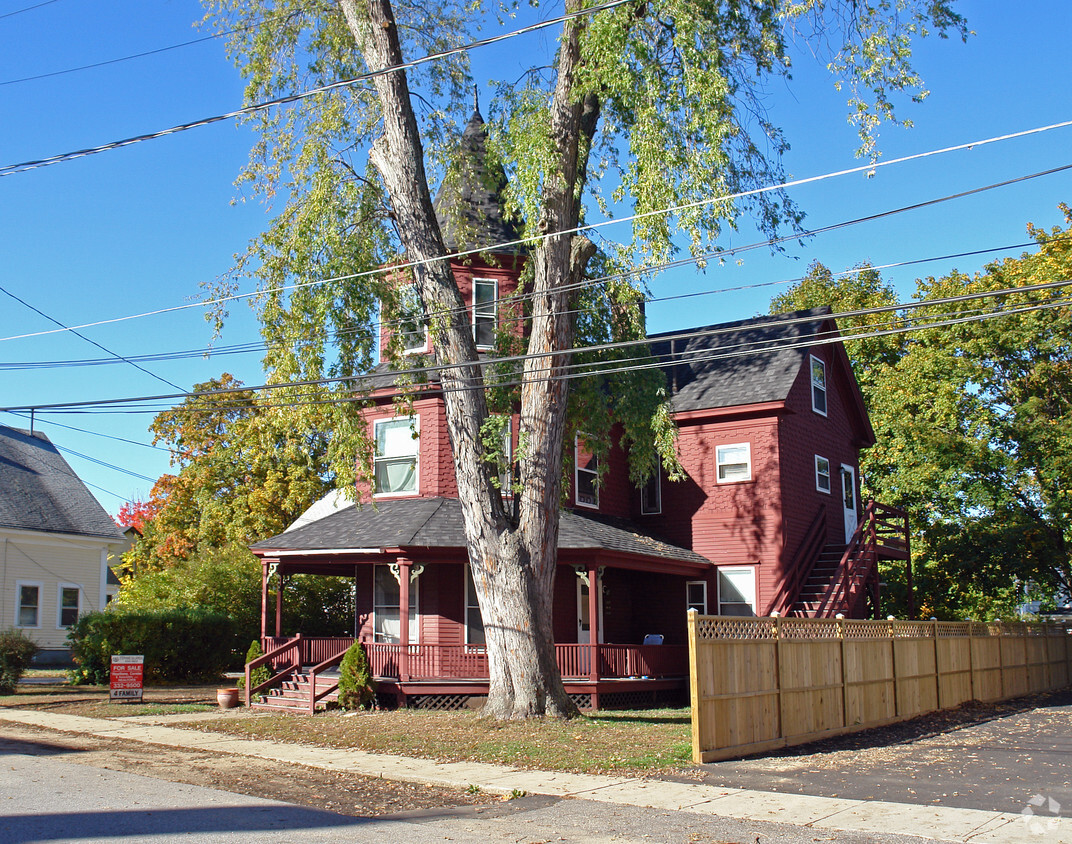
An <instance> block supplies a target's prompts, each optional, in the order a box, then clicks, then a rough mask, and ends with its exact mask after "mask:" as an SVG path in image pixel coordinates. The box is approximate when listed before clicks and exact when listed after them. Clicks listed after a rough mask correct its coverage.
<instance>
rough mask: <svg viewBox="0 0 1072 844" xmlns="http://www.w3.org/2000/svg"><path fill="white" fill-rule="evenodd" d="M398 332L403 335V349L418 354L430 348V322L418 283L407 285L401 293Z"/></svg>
mask: <svg viewBox="0 0 1072 844" xmlns="http://www.w3.org/2000/svg"><path fill="white" fill-rule="evenodd" d="M399 311H400V313H399V317H398V333H399V334H401V335H402V351H403V352H404V353H405V354H407V355H409V354H418V353H420V352H425V351H427V350H428V323H427V322H425V319H424V308H422V307H421V299H420V297H419V296H418V295H417V285H415V284H408V285H406V286H405V287H404V288H403V289H402V291H401V293H400V294H399Z"/></svg>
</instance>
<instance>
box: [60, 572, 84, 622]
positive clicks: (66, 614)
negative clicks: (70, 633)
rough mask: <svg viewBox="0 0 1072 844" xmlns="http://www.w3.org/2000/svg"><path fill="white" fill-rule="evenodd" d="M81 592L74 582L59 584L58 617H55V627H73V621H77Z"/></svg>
mask: <svg viewBox="0 0 1072 844" xmlns="http://www.w3.org/2000/svg"><path fill="white" fill-rule="evenodd" d="M81 594H82V590H81V588H79V587H78V586H75V585H74V584H69V583H61V584H60V592H59V617H58V618H57V619H56V626H57V627H73V626H74V623H75V622H76V621H78V610H79V599H80V596H81Z"/></svg>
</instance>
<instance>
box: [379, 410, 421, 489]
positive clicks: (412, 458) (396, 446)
mask: <svg viewBox="0 0 1072 844" xmlns="http://www.w3.org/2000/svg"><path fill="white" fill-rule="evenodd" d="M372 427H373V439H374V440H375V448H376V451H375V455H374V456H373V476H374V477H373V492H374V493H375V494H376V495H411V494H413V493H415V492H417V487H418V484H417V468H418V463H419V461H418V455H419V453H420V417H419V416H399V417H396V418H394V419H378V420H376V421H375V422H373V424H372Z"/></svg>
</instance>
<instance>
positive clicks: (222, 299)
mask: <svg viewBox="0 0 1072 844" xmlns="http://www.w3.org/2000/svg"><path fill="white" fill-rule="evenodd" d="M1068 126H1072V121H1065V122H1063V123H1055V124H1051V125H1049V126H1042V127H1038V128H1035V129H1029V130H1025V131H1023V132H1015V133H1012V134H1006V135H999V136H994V137H991V138H985V139H980V140H976V141H970V142H967V143H962V144H957V145H955V146H951V147H945V148H943V149H937V150H928V151H926V152H922V153H915V154H913V155H909V156H903V157H901V158H898V159H892V160H890V161H883V162H878V163H876V164H874V165H864V166H861V167H855V168H851V169H848V170H839V171H833V172H828V173H825V174H822V175H819V176H811V177H807V178H805V179H797V180H793V181H788V182H782V183H780V184H778V185H768V186H765V187H761V188H754V189H752V190H747V191H739V192H737V193H733V194H724V195H721V196H715V197H709V198H707V199H704V200H699V201H698V202H697V203H692V204H690V205H688V206H668V207H666V208H663V209H659V210H657V211H648V212H644V213H642V214H634V215H631V216H627V217H618V218H613V219H610V220H604V221H602V222H599V223H589V224H585V225H582V226H578V227H576V228H574V229H569V230H564V231H560V232H549V233H545V234H542V235H537V236H534V237H532V238H530V239H528V240H513V241H507V242H503V243H499V244H495V245H492V246H485V247H480V248H473V249H467V250H461V251H457V252H451V253H448V254H446V255H443V256H440V257H438V258H430V259H424V260H413V261H407V262H402V263H398V264H394V265H392V266H390V267H378V268H376V269H372V270H364V271H361V272H357V273H347V274H344V275H336V276H329V277H327V278H321V279H315V280H313V281H306V282H299V283H296V284H289V285H281V286H279V287H273V288H269V289H267V290H257V291H253V292H249V293H235V294H231V295H228V296H218V297H215V298H212V299H205V300H202V301H200V302H190V303H187V304H183V305H173V306H170V307H167V308H158V309H156V310H152V311H143V312H141V313H137V314H128V315H126V316H119V317H111V318H108V319H103V320H96V321H94V322H87V323H82V324H81V325H77V326H74V328H78V329H82V328H95V327H97V326H101V325H113V324H115V323H119V322H129V321H131V320H135V319H145V318H147V317H153V316H163V315H166V314H171V313H177V312H179V311H184V310H189V309H191V308H206V307H211V306H215V305H222V304H226V303H227V302H235V301H240V300H243V299H251V298H254V297H258V296H267V295H271V294H274V293H289V292H291V291H294V290H302V289H305V288H308V287H315V286H318V285H322V284H332V283H336V282H340V281H352V280H355V279H359V278H369V277H372V276H375V275H382V274H384V273H388V272H398V271H401V270H406V269H412V268H414V267H419V266H425V265H427V264H430V263H432V262H434V261H449V260H455V259H459V258H466V257H469V256H472V255H478V254H480V253H484V252H487V251H489V250H498V249H503V248H506V247H510V246H521V245H525V244H526V243H535V242H539V241H542V240H546V239H548V238H552V237H557V236H559V235H563V234H575V233H580V232H584V231H588V230H594V229H598V228H603V227H606V226H609V225H615V224H618V223H625V222H631V221H634V220H637V219H640V218H642V217H650V216H653V215H655V214H672V213H675V212H677V211H680V210H683V209H686V208H692V207H695V206H696V205H699V204H713V203H716V202H727V201H732V200H735V199H744V198H748V197H750V196H756V195H758V194H761V193H766V192H770V191H775V190H784V189H787V188H791V187H796V186H799V185H803V184H809V183H813V182H817V181H822V180H826V179H832V178H836V177H839V176H843V175H847V174H854V173H860V172H863V171H866V170H870V169H872V168H873V167H887V166H890V165H892V164H899V163H905V162H908V161H914V160H918V159H923V158H928V157H931V156H934V155H941V154H945V153H948V152H955V151H962V150H966V149H972V148H974V147H977V146H983V145H986V144H991V143H998V142H1001V141H1005V140H1010V139H1014V138H1020V137H1024V136H1026V135H1031V134H1036V133H1039V132H1048V131H1052V130H1054V129H1060V128H1066V127H1068ZM1068 167H1069V165H1065V166H1063V167H1060V168H1055V169H1054V170H1053V171H1050V170H1047V171H1042V172H1040V173H1035V174H1030V175H1027V176H1021V177H1019V180H1026V179H1031V178H1037V177H1039V176H1042V175H1048V174H1050V173H1051V172H1059V171H1060V170H1064V169H1068ZM1015 181H1016V180H1010V181H1009V182H1007V183H1008V184H1011V183H1013V182H1015ZM1007 183H1006V182H1001V183H998V184H996V185H993V186H991V187H1000V186H1003V185H1005V184H1007ZM985 189H988V188H978V189H975V190H976V191H978V190H985ZM936 201H940V200H932V201H931V202H936ZM887 213H894V212H887ZM862 219H870V218H862ZM848 224H849V223H843V224H841V225H848ZM803 236H806V235H805V234H799V233H798V234H796V235H787V236H785V237H782V238H776V239H772V240H768V241H761V242H759V243H754V244H750V245H748V246H745V247H737V248H735V249H729V250H723V251H713V252H709V253H706V254H704V255H701V256H696V257H690V258H688V259H682V260H681V261H677V262H667V263H665V264H663V265H656V266H654V267H650V268H641V269H638V270H635V271H631V272H632V274H642V273H648V272H654V271H657V270H658V269H660V266H661V267H675V266H681V265H683V264H687V263H695V262H697V261H700V260H707V259H711V258H716V257H719V256H723V257H724V256H728V255H734V254H738V253H740V252H742V251H746V250H749V249H756V248H759V247H760V246H763V245H768V244H777V243H782V242H785V241H787V240H794V239H796V238H799V237H803ZM63 330H65V329H52V330H49V331H34V332H27V333H24V334H13V335H10V336H8V337H0V343H2V342H7V341H9V340H25V339H29V338H31V337H42V336H47V335H49V334H58V333H61V332H62V331H63ZM67 330H71V329H67Z"/></svg>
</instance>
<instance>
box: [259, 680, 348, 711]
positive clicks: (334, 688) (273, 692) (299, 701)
mask: <svg viewBox="0 0 1072 844" xmlns="http://www.w3.org/2000/svg"><path fill="white" fill-rule="evenodd" d="M313 682H314V678H313V677H312V676H311V675H310V674H293V675H291V677H290V679H287V680H283V681H282V683H280V684H279V685H278V686H276V687H275V688H269V689H266V690H265V693H263V694H262V695H261V696H260V699H259V700H257V699H251V700H250V703H249V707H250V709H261V710H267V711H271V712H294V713H304V714H309V713H310V712H313V711H316V710H317V709H325V708H327V706H328V705H329V704H330V703H333V702H335V701H336V700H338V698H339V678H338V677H337V676H334V677H333V676H327V677H324V676H317V677H316V678H315V683H316V692H317V693H316V697H315V701H314V703H313V704H312V707H310V703H309V690H310V689H311V688H313Z"/></svg>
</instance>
